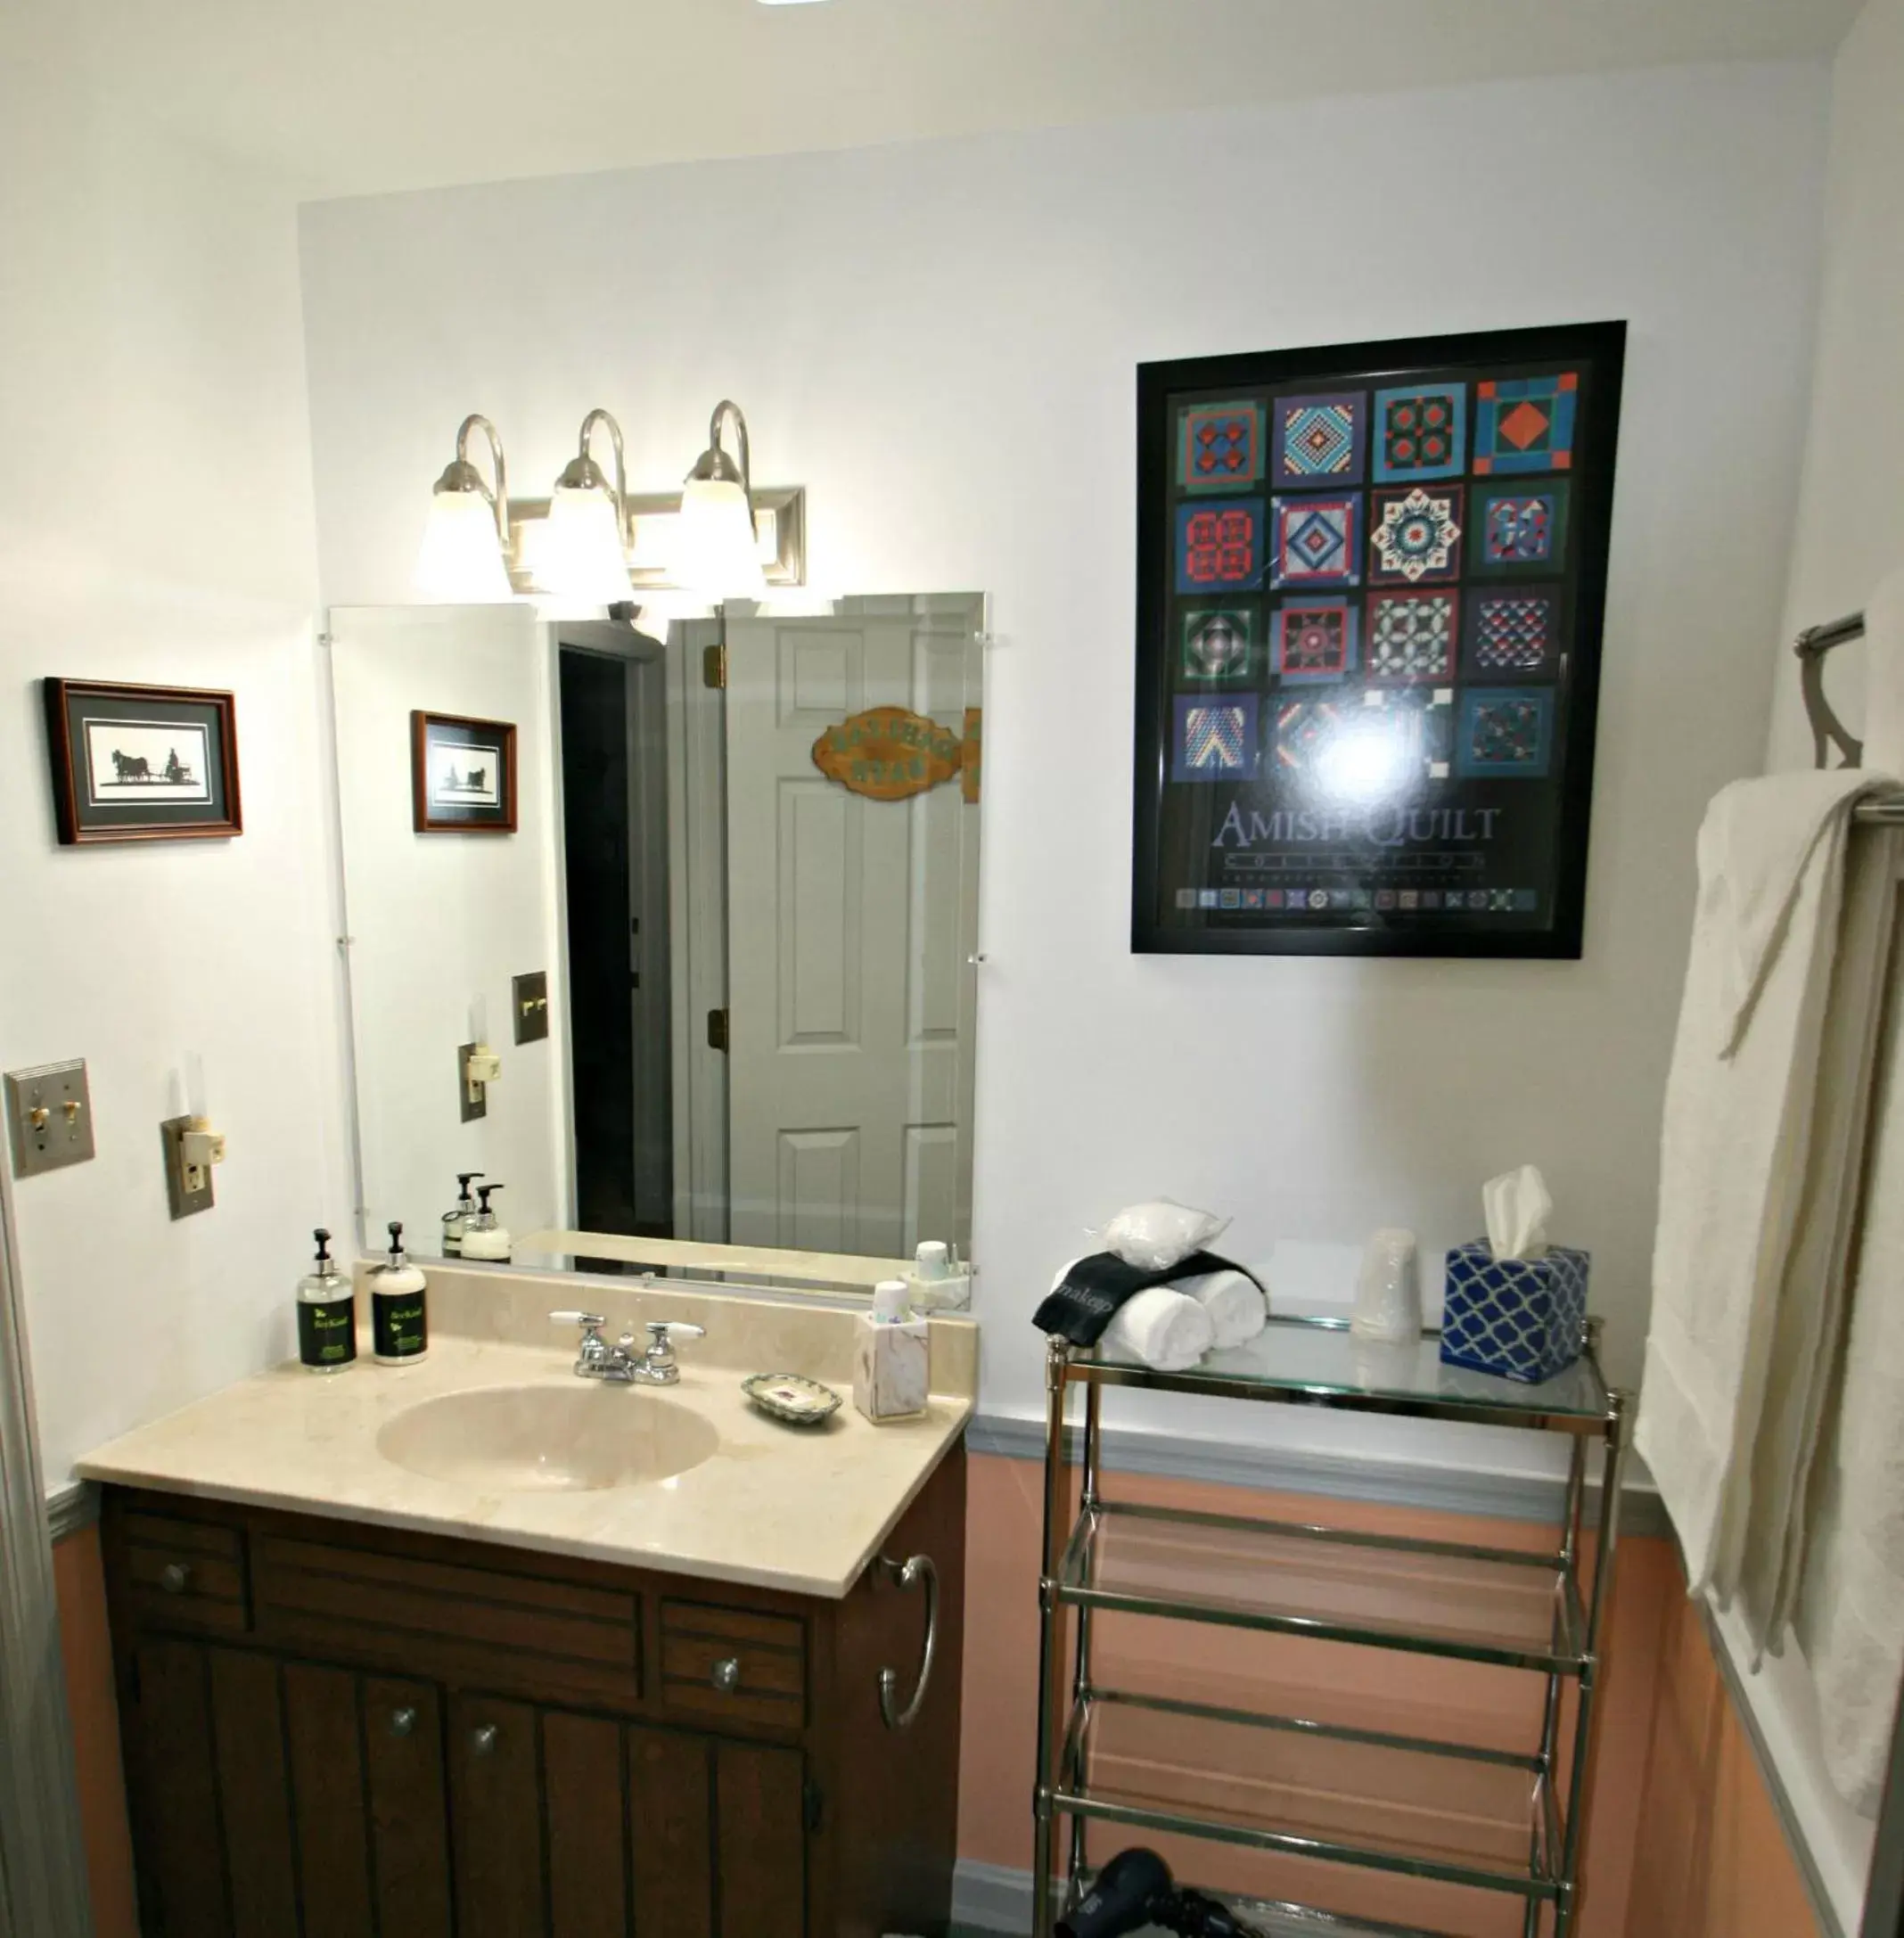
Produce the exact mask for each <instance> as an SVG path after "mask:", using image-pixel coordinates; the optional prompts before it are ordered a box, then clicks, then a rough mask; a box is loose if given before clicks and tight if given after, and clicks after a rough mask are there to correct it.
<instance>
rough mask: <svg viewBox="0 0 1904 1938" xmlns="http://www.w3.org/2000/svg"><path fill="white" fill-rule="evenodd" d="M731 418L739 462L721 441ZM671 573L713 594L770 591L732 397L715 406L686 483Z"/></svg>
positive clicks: (742, 422)
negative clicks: (702, 446) (703, 444)
mask: <svg viewBox="0 0 1904 1938" xmlns="http://www.w3.org/2000/svg"><path fill="white" fill-rule="evenodd" d="M730 417H731V418H732V419H733V421H734V427H735V440H736V442H737V443H738V444H739V446H740V453H741V458H740V463H739V464H735V461H734V460H733V458H731V457H729V456H727V454H726V451H724V450H722V448H721V445H720V432H721V425H722V423H724V422H725V421H726V419H728V418H730ZM670 576H671V577H672V578H673V579H674V581H675V583H676V584H677V585H678V586H681V587H685V588H687V589H688V590H690V591H693V592H698V593H700V594H701V595H702V596H703V597H704V598H709V599H758V598H759V597H761V596H762V595H763V594H764V593H765V592H766V590H767V578H766V575H765V573H764V572H763V571H761V569H760V551H759V537H758V535H757V533H756V531H755V529H754V505H753V466H752V461H751V457H750V455H749V451H748V442H747V419H746V418H745V416H743V415H742V412H741V406H739V405H738V404H736V403H735V402H734V401H733V400H732V398H722V399H721V400H720V402H719V403H718V404H717V405H716V406H714V415H713V416H712V417H711V418H710V419H709V421H708V448H707V449H706V450H704V451H703V452H702V454H701V456H699V457H698V458H697V459H696V460H695V461H694V468H693V470H692V471H691V472H688V474H687V481H686V483H685V485H684V486H683V488H682V491H681V517H680V521H679V523H678V524H677V527H676V529H675V534H674V556H673V561H672V571H671V574H670Z"/></svg>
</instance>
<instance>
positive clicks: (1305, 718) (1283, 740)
mask: <svg viewBox="0 0 1904 1938" xmlns="http://www.w3.org/2000/svg"><path fill="white" fill-rule="evenodd" d="M1344 714H1345V710H1344V709H1343V708H1342V706H1341V705H1340V703H1338V702H1335V701H1334V700H1297V699H1284V700H1279V701H1278V702H1276V766H1277V768H1279V769H1280V770H1281V771H1282V772H1283V773H1284V774H1311V773H1314V772H1315V771H1316V769H1317V767H1318V766H1319V765H1320V764H1321V762H1322V761H1323V760H1325V758H1326V757H1327V755H1328V752H1329V750H1330V748H1331V747H1332V746H1333V745H1334V742H1335V738H1336V735H1338V734H1340V733H1341V731H1342V722H1343V719H1344Z"/></svg>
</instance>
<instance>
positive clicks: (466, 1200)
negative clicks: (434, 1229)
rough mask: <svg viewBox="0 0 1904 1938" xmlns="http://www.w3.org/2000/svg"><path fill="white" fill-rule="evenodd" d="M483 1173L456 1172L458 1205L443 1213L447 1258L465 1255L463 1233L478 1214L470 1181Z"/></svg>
mask: <svg viewBox="0 0 1904 1938" xmlns="http://www.w3.org/2000/svg"><path fill="white" fill-rule="evenodd" d="M483 1175H484V1173H483V1172H481V1171H480V1170H459V1171H458V1172H457V1173H456V1206H455V1210H454V1211H445V1212H444V1213H443V1256H444V1257H445V1258H446V1259H460V1258H461V1257H462V1256H463V1234H464V1230H465V1229H466V1228H467V1227H468V1225H469V1221H470V1220H471V1219H472V1218H474V1217H475V1215H476V1201H475V1199H474V1198H472V1196H471V1195H470V1182H471V1180H472V1178H480V1177H482V1176H483Z"/></svg>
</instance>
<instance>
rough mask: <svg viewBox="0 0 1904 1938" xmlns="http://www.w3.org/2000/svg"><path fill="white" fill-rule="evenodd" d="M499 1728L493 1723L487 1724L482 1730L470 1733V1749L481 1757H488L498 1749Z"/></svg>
mask: <svg viewBox="0 0 1904 1938" xmlns="http://www.w3.org/2000/svg"><path fill="white" fill-rule="evenodd" d="M496 1739H497V1728H496V1725H495V1724H494V1723H493V1722H486V1723H484V1724H483V1726H482V1728H481V1729H472V1731H471V1732H470V1747H471V1748H472V1750H474V1751H475V1752H476V1753H477V1755H479V1756H488V1754H489V1753H490V1752H491V1751H493V1750H494V1749H495V1747H496Z"/></svg>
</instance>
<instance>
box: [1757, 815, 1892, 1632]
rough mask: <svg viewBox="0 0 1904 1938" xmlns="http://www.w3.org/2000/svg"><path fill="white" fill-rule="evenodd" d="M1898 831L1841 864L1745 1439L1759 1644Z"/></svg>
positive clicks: (1863, 1086) (1820, 1376) (1869, 1063)
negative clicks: (1786, 1216)
mask: <svg viewBox="0 0 1904 1938" xmlns="http://www.w3.org/2000/svg"><path fill="white" fill-rule="evenodd" d="M1898 844H1899V837H1898V835H1897V834H1896V833H1894V832H1892V830H1889V829H1884V828H1875V827H1874V828H1867V829H1864V830H1862V831H1861V832H1860V833H1859V834H1858V836H1857V838H1856V839H1855V840H1854V841H1853V842H1851V850H1850V857H1849V859H1848V861H1847V863H1846V866H1845V879H1844V900H1843V906H1842V911H1841V914H1840V917H1839V923H1838V949H1837V956H1836V959H1835V960H1834V963H1833V965H1832V978H1831V990H1830V994H1829V996H1828V997H1827V998H1826V1006H1825V1026H1824V1030H1823V1031H1822V1035H1821V1039H1820V1042H1819V1045H1818V1065H1817V1068H1816V1070H1815V1071H1814V1072H1812V1075H1811V1080H1810V1081H1811V1089H1812V1094H1813V1098H1814V1103H1813V1107H1812V1121H1811V1135H1810V1145H1809V1148H1808V1150H1807V1152H1806V1156H1805V1176H1804V1184H1803V1187H1802V1189H1801V1193H1800V1195H1799V1202H1798V1215H1797V1219H1796V1221H1795V1224H1794V1227H1793V1235H1792V1249H1791V1253H1790V1256H1789V1257H1788V1258H1787V1260H1786V1261H1785V1272H1784V1274H1783V1277H1782V1280H1781V1283H1780V1285H1779V1290H1778V1300H1777V1310H1776V1314H1775V1318H1774V1320H1773V1331H1772V1340H1771V1349H1770V1358H1769V1361H1768V1366H1767V1375H1766V1385H1765V1404H1764V1407H1763V1409H1762V1411H1761V1413H1760V1419H1759V1425H1758V1431H1757V1433H1756V1435H1755V1436H1754V1439H1753V1442H1752V1466H1751V1495H1750V1499H1749V1502H1748V1506H1747V1512H1746V1517H1745V1534H1744V1543H1743V1548H1742V1553H1741V1557H1740V1574H1739V1581H1738V1592H1739V1599H1740V1613H1741V1614H1742V1615H1743V1617H1744V1622H1745V1627H1746V1630H1747V1632H1748V1633H1749V1634H1750V1635H1751V1636H1752V1640H1753V1643H1754V1645H1755V1646H1757V1647H1758V1648H1760V1649H1763V1648H1766V1647H1768V1646H1769V1647H1770V1648H1772V1649H1774V1650H1775V1651H1776V1650H1777V1649H1779V1648H1781V1647H1782V1646H1783V1641H1784V1637H1785V1630H1786V1628H1787V1626H1788V1625H1789V1623H1790V1622H1791V1620H1792V1616H1793V1608H1794V1605H1795V1603H1796V1600H1797V1595H1798V1586H1799V1582H1800V1580H1801V1573H1802V1569H1803V1564H1804V1555H1805V1542H1806V1533H1807V1529H1808V1526H1809V1523H1810V1512H1809V1507H1808V1493H1809V1482H1810V1475H1811V1474H1812V1471H1813V1468H1814V1465H1815V1462H1816V1458H1817V1455H1818V1441H1819V1434H1820V1431H1821V1426H1822V1423H1823V1420H1824V1417H1825V1412H1826V1397H1827V1394H1828V1392H1829V1390H1830V1386H1831V1381H1832V1375H1833V1372H1834V1367H1835V1366H1836V1364H1837V1359H1838V1352H1839V1346H1840V1342H1841V1341H1842V1338H1843V1336H1844V1325H1845V1315H1846V1310H1847V1308H1848V1305H1849V1302H1850V1301H1849V1293H1848V1289H1847V1285H1846V1280H1847V1277H1848V1276H1849V1273H1850V1270H1851V1258H1852V1246H1853V1239H1854V1236H1855V1235H1856V1232H1857V1228H1858V1222H1859V1211H1860V1208H1861V1204H1862V1190H1863V1183H1864V1170H1865V1154H1866V1150H1867V1146H1868V1143H1869V1139H1870V1133H1871V1096H1872V1088H1873V1083H1872V1079H1873V1074H1874V1072H1875V1068H1876V1064H1877V1053H1878V1035H1879V1025H1880V1023H1881V1022H1882V1021H1883V1012H1884V1000H1883V998H1884V988H1885V979H1886V975H1887V973H1888V971H1889V968H1890V965H1891V959H1892V949H1893V946H1894V944H1893V933H1894V931H1895V928H1896V906H1897V879H1898V860H1899V845H1898Z"/></svg>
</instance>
